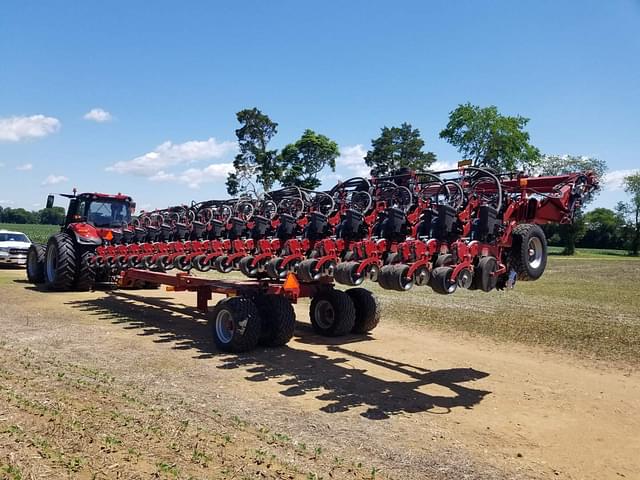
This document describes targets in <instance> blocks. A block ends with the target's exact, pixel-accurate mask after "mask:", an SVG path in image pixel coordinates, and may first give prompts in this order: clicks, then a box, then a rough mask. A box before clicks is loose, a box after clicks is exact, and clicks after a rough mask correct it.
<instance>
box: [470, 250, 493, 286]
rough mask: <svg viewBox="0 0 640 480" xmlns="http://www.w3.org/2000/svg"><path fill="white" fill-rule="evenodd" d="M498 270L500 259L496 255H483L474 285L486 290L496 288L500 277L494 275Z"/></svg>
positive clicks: (477, 268)
mask: <svg viewBox="0 0 640 480" xmlns="http://www.w3.org/2000/svg"><path fill="white" fill-rule="evenodd" d="M496 270H498V261H497V260H496V259H495V257H482V258H481V259H480V261H478V266H477V267H476V273H475V275H474V276H473V278H474V281H473V284H474V286H475V287H476V288H477V289H479V290H482V291H484V292H490V291H491V290H493V289H494V288H496V284H497V283H498V277H497V276H495V275H492V273H493V272H495V271H496Z"/></svg>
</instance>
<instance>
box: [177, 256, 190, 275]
mask: <svg viewBox="0 0 640 480" xmlns="http://www.w3.org/2000/svg"><path fill="white" fill-rule="evenodd" d="M173 266H174V267H176V268H177V269H178V270H181V271H183V272H188V271H189V270H191V268H192V267H193V265H192V264H191V261H190V260H188V257H187V256H186V255H178V256H177V257H176V258H174V259H173Z"/></svg>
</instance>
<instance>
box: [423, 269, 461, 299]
mask: <svg viewBox="0 0 640 480" xmlns="http://www.w3.org/2000/svg"><path fill="white" fill-rule="evenodd" d="M452 273H453V267H438V268H434V269H433V271H432V272H431V283H430V285H431V288H432V289H433V291H434V292H436V293H439V294H440V295H451V294H452V293H453V292H455V291H456V289H457V288H458V284H457V283H456V282H452V281H451V274H452Z"/></svg>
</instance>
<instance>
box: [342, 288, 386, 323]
mask: <svg viewBox="0 0 640 480" xmlns="http://www.w3.org/2000/svg"><path fill="white" fill-rule="evenodd" d="M347 295H349V297H350V298H351V301H352V302H353V306H354V307H355V309H356V321H355V324H354V326H353V329H352V330H351V331H352V332H353V333H366V332H370V331H371V330H373V329H374V328H376V327H377V326H378V323H380V305H379V304H378V300H377V298H376V297H375V295H373V293H371V292H370V291H369V290H366V289H364V288H350V289H349V290H347Z"/></svg>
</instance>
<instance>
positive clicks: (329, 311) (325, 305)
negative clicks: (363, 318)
mask: <svg viewBox="0 0 640 480" xmlns="http://www.w3.org/2000/svg"><path fill="white" fill-rule="evenodd" d="M309 316H310V317H311V325H313V328H314V330H315V331H316V332H318V333H319V334H320V335H324V336H326V337H338V336H340V335H346V334H347V333H349V332H351V330H353V328H354V326H355V324H356V308H355V305H354V304H353V300H351V297H350V296H349V295H347V294H346V293H344V292H342V291H340V290H334V289H330V290H326V291H324V292H320V293H318V294H317V295H316V296H315V297H313V298H312V299H311V307H310V309H309Z"/></svg>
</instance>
